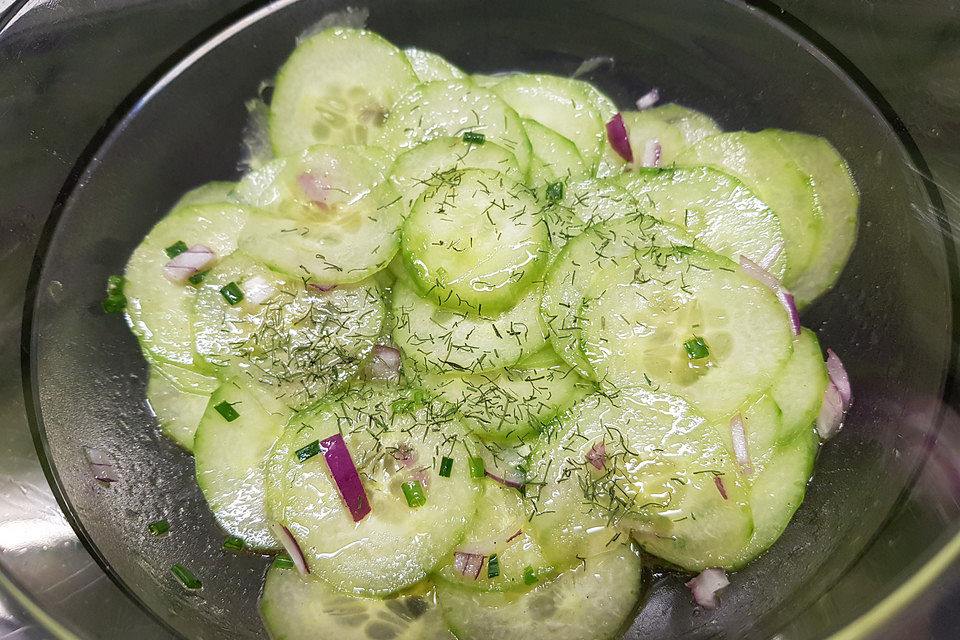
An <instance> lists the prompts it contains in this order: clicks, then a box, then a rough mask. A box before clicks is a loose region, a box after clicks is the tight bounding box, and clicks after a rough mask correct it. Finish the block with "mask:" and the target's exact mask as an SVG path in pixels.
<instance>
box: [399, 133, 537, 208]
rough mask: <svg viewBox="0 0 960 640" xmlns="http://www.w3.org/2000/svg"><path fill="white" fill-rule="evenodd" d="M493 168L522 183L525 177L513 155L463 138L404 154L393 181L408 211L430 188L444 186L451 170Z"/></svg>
mask: <svg viewBox="0 0 960 640" xmlns="http://www.w3.org/2000/svg"><path fill="white" fill-rule="evenodd" d="M466 168H470V169H489V170H491V171H496V172H499V173H503V174H505V175H508V176H510V177H511V178H512V179H514V180H516V181H518V182H521V181H523V179H524V175H523V174H522V173H521V172H520V167H519V166H517V159H516V158H515V157H514V156H513V154H512V153H510V152H509V151H507V150H506V149H504V148H503V147H500V146H497V145H496V144H494V143H492V142H484V143H483V144H479V145H478V144H469V143H466V142H464V141H463V139H462V138H437V139H436V140H431V141H429V142H425V143H423V144H418V145H417V146H415V147H414V148H412V149H410V150H409V151H407V152H406V153H402V154H400V156H399V157H398V158H397V160H396V162H395V163H394V164H393V168H391V169H390V180H391V181H392V182H393V183H394V184H395V185H396V187H397V191H399V192H400V193H401V194H402V195H403V202H404V211H410V209H411V208H412V207H413V203H414V202H415V201H416V200H417V198H419V197H420V195H421V194H422V193H423V192H424V191H425V190H427V189H430V188H436V187H439V186H441V185H442V184H443V183H444V181H445V179H446V178H447V177H448V176H447V175H446V174H447V173H448V172H450V171H459V170H461V169H466Z"/></svg>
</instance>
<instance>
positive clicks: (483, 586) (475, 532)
mask: <svg viewBox="0 0 960 640" xmlns="http://www.w3.org/2000/svg"><path fill="white" fill-rule="evenodd" d="M527 528H528V526H527V514H526V511H525V509H524V505H523V499H522V498H521V497H520V492H519V491H517V490H516V489H512V488H510V487H504V486H501V485H499V484H497V483H495V482H493V481H490V482H487V483H486V488H485V489H484V493H483V496H482V497H481V498H480V502H479V506H478V507H477V513H476V516H475V517H474V519H473V522H472V523H471V525H470V530H469V531H468V532H467V535H466V538H464V541H463V542H462V543H460V545H459V546H458V547H457V551H460V552H463V553H476V554H480V555H482V556H486V559H485V560H484V562H485V564H484V566H483V567H482V569H481V571H480V574H479V576H478V577H474V576H472V575H463V574H462V573H460V572H459V571H457V570H456V569H455V568H454V562H455V558H454V556H453V554H451V555H450V557H449V558H448V559H447V562H446V563H444V564H443V565H442V566H441V567H440V568H439V569H438V570H437V571H436V574H435V577H436V579H437V581H438V582H440V581H442V582H447V583H452V584H455V585H460V586H462V587H465V588H467V589H476V590H477V591H510V590H514V589H526V584H525V582H524V574H525V573H526V570H527V568H528V567H529V569H530V570H531V571H530V573H527V576H529V575H530V574H531V573H532V575H533V576H535V577H536V578H537V580H538V581H540V582H543V581H545V580H549V579H551V578H553V577H555V576H556V573H557V572H556V570H555V569H554V568H553V567H552V566H550V565H549V564H548V563H547V561H546V560H544V558H543V554H542V552H541V550H540V545H538V544H537V542H536V541H535V540H534V539H533V538H532V537H530V534H529V533H528V532H527V531H525V529H527ZM493 554H496V556H497V569H498V573H497V574H496V575H495V576H492V577H491V576H490V567H489V558H490V556H492V555H493ZM527 580H529V577H527Z"/></svg>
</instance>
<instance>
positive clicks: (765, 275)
mask: <svg viewBox="0 0 960 640" xmlns="http://www.w3.org/2000/svg"><path fill="white" fill-rule="evenodd" d="M740 268H741V269H743V271H744V273H746V274H747V275H748V276H750V277H751V278H753V279H754V280H756V281H757V282H759V283H760V284H762V285H763V286H765V287H766V288H767V289H770V291H772V292H773V293H775V294H776V296H777V300H779V301H780V304H781V305H783V308H784V310H786V312H787V316H789V318H790V326H791V328H792V329H793V335H795V336H798V335H800V313H799V312H798V311H797V304H796V302H795V301H794V299H793V295H792V294H791V293H790V292H789V291H787V290H786V289H784V288H783V285H782V284H780V281H779V280H777V279H776V278H774V277H773V276H772V275H770V272H768V271H767V270H766V269H764V268H763V267H761V266H760V265H758V264H757V263H756V262H754V261H753V260H751V259H750V258H748V257H747V256H744V255H741V256H740Z"/></svg>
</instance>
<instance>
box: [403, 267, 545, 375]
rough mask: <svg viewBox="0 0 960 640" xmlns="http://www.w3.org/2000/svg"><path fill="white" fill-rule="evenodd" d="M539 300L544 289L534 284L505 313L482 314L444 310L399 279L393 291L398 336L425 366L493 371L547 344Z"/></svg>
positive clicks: (438, 369)
mask: <svg viewBox="0 0 960 640" xmlns="http://www.w3.org/2000/svg"><path fill="white" fill-rule="evenodd" d="M539 303H540V288H539V287H534V288H532V289H530V290H529V291H528V292H527V294H526V295H525V296H524V297H523V298H522V299H521V300H520V302H518V303H517V304H516V306H514V307H513V308H512V309H510V310H509V311H507V312H506V313H503V314H501V315H499V316H495V317H493V318H483V317H478V316H473V315H469V314H465V313H458V312H455V311H446V310H444V309H439V308H438V307H437V306H436V305H435V304H434V303H433V302H432V301H430V300H426V299H424V298H422V297H420V296H419V295H418V294H417V292H416V291H414V290H413V289H412V288H411V287H410V285H408V284H407V283H405V282H403V281H402V280H398V281H397V283H396V284H395V285H394V292H393V306H392V321H393V339H394V340H395V341H396V343H397V345H398V346H399V347H400V348H401V349H402V350H403V352H404V354H406V356H407V357H408V358H410V359H411V360H413V361H414V362H415V363H416V366H418V367H420V368H423V369H430V370H432V371H436V372H441V373H443V372H453V373H479V372H483V371H493V370H496V369H501V368H503V367H509V366H511V365H513V364H515V363H516V362H517V361H518V360H520V358H522V357H524V356H525V355H528V354H530V353H533V352H534V351H537V350H538V349H540V348H541V347H542V346H543V345H544V343H545V342H546V335H545V333H544V330H543V327H542V326H541V324H540V313H539Z"/></svg>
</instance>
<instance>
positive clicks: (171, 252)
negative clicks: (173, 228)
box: [163, 240, 190, 258]
mask: <svg viewBox="0 0 960 640" xmlns="http://www.w3.org/2000/svg"><path fill="white" fill-rule="evenodd" d="M189 248H190V247H188V246H187V243H186V242H184V241H183V240H177V241H176V242H174V243H173V244H172V245H170V246H169V247H167V248H166V249H164V250H163V251H164V253H166V254H167V257H168V258H176V257H177V256H178V255H180V254H181V253H183V252H184V251H186V250H187V249H189Z"/></svg>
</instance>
